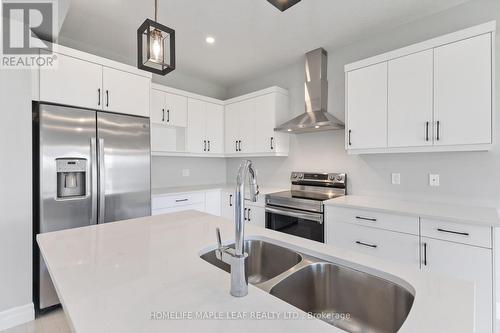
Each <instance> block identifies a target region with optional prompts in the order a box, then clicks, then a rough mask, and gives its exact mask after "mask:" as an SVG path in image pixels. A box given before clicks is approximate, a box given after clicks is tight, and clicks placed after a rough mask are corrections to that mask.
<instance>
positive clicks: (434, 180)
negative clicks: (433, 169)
mask: <svg viewBox="0 0 500 333" xmlns="http://www.w3.org/2000/svg"><path fill="white" fill-rule="evenodd" d="M429 185H430V186H439V175H438V174H432V173H431V174H429Z"/></svg>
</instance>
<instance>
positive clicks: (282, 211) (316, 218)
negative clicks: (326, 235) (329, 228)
mask: <svg viewBox="0 0 500 333" xmlns="http://www.w3.org/2000/svg"><path fill="white" fill-rule="evenodd" d="M266 213H272V214H278V215H285V216H291V217H297V218H300V219H303V220H308V221H313V222H316V223H319V224H323V214H321V213H313V212H305V211H299V210H296V209H288V208H278V207H272V208H271V207H269V206H266Z"/></svg>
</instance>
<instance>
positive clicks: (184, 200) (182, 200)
mask: <svg viewBox="0 0 500 333" xmlns="http://www.w3.org/2000/svg"><path fill="white" fill-rule="evenodd" d="M188 200H189V199H177V200H175V202H186V201H188Z"/></svg>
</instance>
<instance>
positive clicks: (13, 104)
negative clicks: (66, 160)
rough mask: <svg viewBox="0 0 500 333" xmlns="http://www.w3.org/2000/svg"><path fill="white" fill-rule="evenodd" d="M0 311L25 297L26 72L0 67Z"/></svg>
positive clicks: (28, 97) (28, 256) (28, 153)
mask: <svg viewBox="0 0 500 333" xmlns="http://www.w3.org/2000/svg"><path fill="white" fill-rule="evenodd" d="M0 115H1V117H2V118H1V119H2V120H1V121H0V133H2V136H1V137H2V139H1V140H0V159H1V160H0V187H1V188H0V267H1V268H0V312H1V311H3V310H6V309H9V308H12V307H16V306H21V305H26V304H29V303H31V276H32V275H31V274H32V273H31V235H32V227H31V225H32V222H31V73H30V72H29V71H28V70H0Z"/></svg>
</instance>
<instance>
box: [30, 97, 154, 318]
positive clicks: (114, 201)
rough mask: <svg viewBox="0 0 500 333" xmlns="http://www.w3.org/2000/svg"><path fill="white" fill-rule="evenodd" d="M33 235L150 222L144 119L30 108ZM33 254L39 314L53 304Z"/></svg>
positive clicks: (48, 282)
mask: <svg viewBox="0 0 500 333" xmlns="http://www.w3.org/2000/svg"><path fill="white" fill-rule="evenodd" d="M33 115H34V117H33V125H34V126H33V138H34V144H33V150H34V156H33V164H34V168H33V170H34V178H33V179H34V190H33V194H34V200H33V203H34V225H33V228H34V234H35V235H36V234H37V233H45V232H51V231H57V230H63V229H69V228H77V227H84V226H88V225H92V224H98V223H106V222H114V221H119V220H125V219H130V218H135V217H141V216H149V215H151V179H150V178H151V176H150V172H151V171H150V170H151V168H150V164H151V161H150V159H151V155H150V130H149V126H150V125H149V119H148V118H142V117H134V116H128V115H119V114H112V113H104V112H97V111H93V110H86V109H77V108H70V107H64V106H57V105H50V104H35V105H34V108H33ZM33 249H34V256H33V258H34V266H35V267H34V275H35V276H34V294H35V295H34V296H35V297H34V298H35V301H36V303H37V304H38V306H39V309H44V308H47V307H50V306H52V305H56V304H58V303H59V299H58V297H57V294H56V292H55V289H54V286H53V284H52V281H51V279H50V276H49V273H48V271H47V267H46V266H45V263H44V261H43V258H42V257H41V254H40V253H39V251H38V246H37V244H36V241H35V243H34V246H33Z"/></svg>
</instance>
